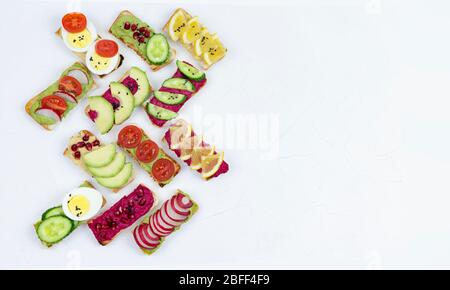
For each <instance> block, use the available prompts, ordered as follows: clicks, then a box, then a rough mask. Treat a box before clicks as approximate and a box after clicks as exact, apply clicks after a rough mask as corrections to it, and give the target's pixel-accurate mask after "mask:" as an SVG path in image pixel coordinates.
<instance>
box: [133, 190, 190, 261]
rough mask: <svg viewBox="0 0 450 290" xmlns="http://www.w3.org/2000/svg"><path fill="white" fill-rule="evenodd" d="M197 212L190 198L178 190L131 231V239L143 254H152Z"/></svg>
mask: <svg viewBox="0 0 450 290" xmlns="http://www.w3.org/2000/svg"><path fill="white" fill-rule="evenodd" d="M197 210H198V205H197V204H196V203H195V202H194V201H193V200H192V198H191V197H190V196H189V195H188V194H186V193H184V192H182V191H181V190H178V191H177V193H176V194H174V195H173V196H172V197H171V198H170V199H168V200H166V201H165V202H164V203H163V204H162V206H161V207H160V208H159V209H158V210H157V211H156V212H155V213H153V214H152V215H150V217H148V218H146V219H145V221H144V222H143V223H142V224H140V225H139V226H137V227H136V228H135V229H134V230H133V237H134V240H135V241H136V244H137V245H138V246H139V248H140V249H141V250H142V251H144V253H146V254H148V255H151V254H153V253H154V252H155V251H156V250H157V249H158V248H159V247H160V246H161V244H162V242H163V241H164V239H165V238H166V237H167V236H168V235H170V234H171V233H173V232H174V231H175V230H178V229H179V228H180V226H181V225H182V224H184V223H185V222H187V221H188V220H189V219H190V218H191V217H192V216H193V215H194V214H195V213H196V212H197Z"/></svg>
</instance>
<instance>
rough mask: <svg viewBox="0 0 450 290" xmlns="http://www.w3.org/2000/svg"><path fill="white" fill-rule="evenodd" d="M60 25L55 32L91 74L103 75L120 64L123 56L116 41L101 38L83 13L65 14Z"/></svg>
mask: <svg viewBox="0 0 450 290" xmlns="http://www.w3.org/2000/svg"><path fill="white" fill-rule="evenodd" d="M61 25H62V26H61V27H60V28H59V29H58V30H57V31H56V34H57V35H58V36H59V37H61V38H62V40H63V41H64V44H65V45H66V46H67V47H68V48H69V49H70V50H72V51H73V52H74V53H75V54H76V55H77V56H78V57H79V58H80V59H81V60H82V61H84V62H85V63H86V66H87V68H88V69H89V70H90V71H91V72H92V73H93V74H96V75H99V76H100V77H104V76H106V75H108V74H110V73H111V72H113V71H115V70H116V69H118V68H119V67H120V66H121V65H122V62H123V56H122V55H121V54H120V53H119V46H118V45H117V43H116V42H115V41H114V40H111V39H102V38H101V37H100V36H99V35H98V34H97V30H96V29H95V26H94V24H92V22H91V21H89V20H88V18H87V17H86V15H84V14H83V13H81V12H71V13H67V14H65V15H64V16H63V18H62V20H61Z"/></svg>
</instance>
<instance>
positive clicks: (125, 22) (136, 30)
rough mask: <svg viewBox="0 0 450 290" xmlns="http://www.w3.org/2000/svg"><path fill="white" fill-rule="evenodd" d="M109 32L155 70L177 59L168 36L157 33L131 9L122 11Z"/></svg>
mask: <svg viewBox="0 0 450 290" xmlns="http://www.w3.org/2000/svg"><path fill="white" fill-rule="evenodd" d="M109 32H111V34H112V35H114V36H115V37H117V38H118V39H120V40H121V41H122V42H123V43H125V44H126V45H127V46H128V47H129V48H131V49H132V50H134V51H135V52H136V53H137V54H138V55H139V56H140V57H141V58H142V59H143V60H144V61H145V62H147V63H148V64H149V65H150V67H151V69H152V70H154V71H157V70H159V69H161V68H163V67H164V66H166V65H168V64H169V63H171V62H172V61H173V60H174V59H175V56H176V51H175V49H173V48H171V47H170V45H169V42H168V41H167V39H166V37H165V36H164V35H163V34H161V33H156V32H155V31H154V30H153V28H151V27H150V26H149V25H148V24H147V23H145V22H143V21H142V20H140V19H139V18H137V17H136V16H135V15H133V14H132V13H131V12H130V11H127V10H125V11H122V12H120V14H119V16H117V18H116V20H115V21H114V23H113V24H112V25H111V27H110V29H109Z"/></svg>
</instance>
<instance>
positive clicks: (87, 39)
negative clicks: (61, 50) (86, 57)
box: [67, 29, 92, 48]
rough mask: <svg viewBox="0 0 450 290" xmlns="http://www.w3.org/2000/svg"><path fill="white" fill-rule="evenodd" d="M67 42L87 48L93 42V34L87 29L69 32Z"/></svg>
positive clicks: (73, 45) (72, 45)
mask: <svg viewBox="0 0 450 290" xmlns="http://www.w3.org/2000/svg"><path fill="white" fill-rule="evenodd" d="M67 42H68V44H69V46H71V47H74V48H85V47H87V46H89V45H90V44H91V43H92V35H91V33H90V32H89V30H87V29H85V30H83V31H81V32H78V33H68V34H67Z"/></svg>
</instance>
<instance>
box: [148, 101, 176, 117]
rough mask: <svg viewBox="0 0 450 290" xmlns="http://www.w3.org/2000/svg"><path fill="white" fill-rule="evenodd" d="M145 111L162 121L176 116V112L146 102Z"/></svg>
mask: <svg viewBox="0 0 450 290" xmlns="http://www.w3.org/2000/svg"><path fill="white" fill-rule="evenodd" d="M147 112H148V113H149V114H150V115H151V116H153V117H155V118H156V119H159V120H164V121H167V120H171V119H173V118H175V117H176V116H178V113H176V112H173V111H170V110H167V109H164V108H162V107H158V106H156V105H154V104H151V103H148V104H147Z"/></svg>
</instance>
